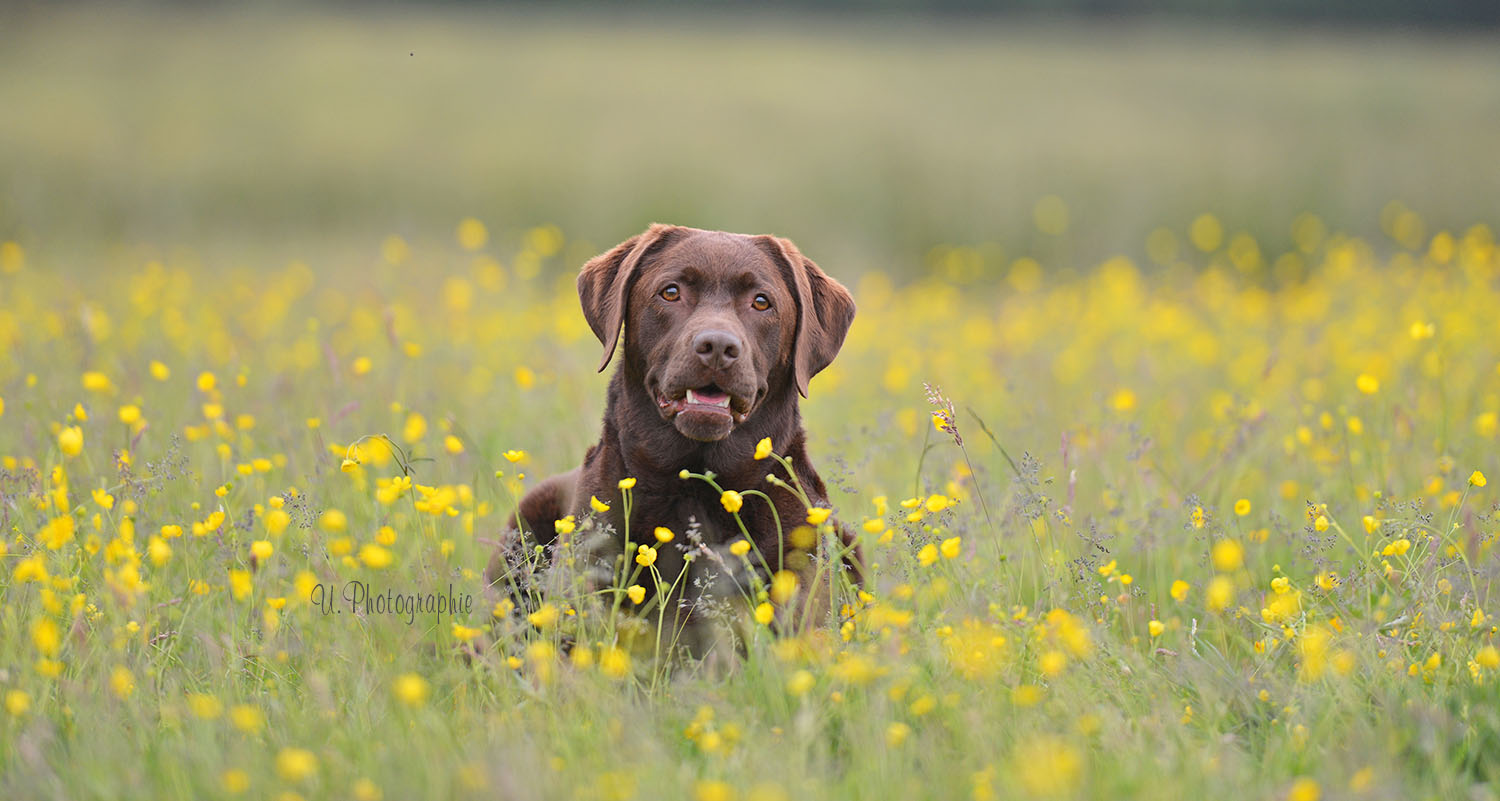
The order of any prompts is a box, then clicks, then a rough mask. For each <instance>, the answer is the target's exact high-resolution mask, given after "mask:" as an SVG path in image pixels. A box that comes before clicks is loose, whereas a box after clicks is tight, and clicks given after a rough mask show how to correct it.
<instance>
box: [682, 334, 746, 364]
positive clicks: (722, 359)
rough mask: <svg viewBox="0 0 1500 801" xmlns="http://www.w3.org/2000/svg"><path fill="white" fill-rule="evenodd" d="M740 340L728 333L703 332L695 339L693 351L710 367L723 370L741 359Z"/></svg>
mask: <svg viewBox="0 0 1500 801" xmlns="http://www.w3.org/2000/svg"><path fill="white" fill-rule="evenodd" d="M740 347H741V346H740V339H739V337H737V336H735V335H734V334H731V333H729V332H728V331H714V330H709V331H703V332H700V333H699V334H698V336H695V337H693V350H694V351H696V352H697V354H698V358H699V359H700V360H702V361H703V363H704V364H705V365H707V366H708V367H712V368H713V369H715V370H722V369H724V368H725V367H728V366H729V365H731V364H734V360H735V359H738V358H739V357H740Z"/></svg>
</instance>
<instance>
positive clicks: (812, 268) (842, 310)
mask: <svg viewBox="0 0 1500 801" xmlns="http://www.w3.org/2000/svg"><path fill="white" fill-rule="evenodd" d="M759 241H760V244H761V246H762V247H764V248H766V249H767V250H768V251H769V252H770V254H771V256H772V258H775V259H776V260H777V261H779V262H781V270H782V277H783V278H785V279H786V282H787V286H788V287H790V288H791V290H792V295H793V296H794V297H795V298H796V299H797V338H796V340H795V343H794V344H793V346H792V347H793V355H792V359H793V362H792V370H793V374H794V375H795V376H796V380H797V391H798V392H799V393H801V394H802V397H804V398H805V397H807V384H808V382H809V381H811V380H812V377H813V376H815V375H817V374H818V373H820V372H822V370H823V368H825V367H827V366H828V365H830V364H832V363H833V357H835V356H837V355H838V354H839V348H841V347H843V345H844V335H845V334H847V333H849V324H850V323H852V322H854V298H853V297H852V296H850V294H849V290H847V289H845V288H844V285H843V284H840V283H839V282H838V281H835V280H834V279H832V278H830V277H828V274H827V273H824V272H823V271H822V270H821V269H819V268H818V265H816V264H814V263H813V262H812V259H809V258H807V257H806V256H804V255H802V252H801V251H799V250H797V246H796V245H794V244H792V243H791V241H790V240H787V239H782V238H781V237H777V236H766V237H760V240H759Z"/></svg>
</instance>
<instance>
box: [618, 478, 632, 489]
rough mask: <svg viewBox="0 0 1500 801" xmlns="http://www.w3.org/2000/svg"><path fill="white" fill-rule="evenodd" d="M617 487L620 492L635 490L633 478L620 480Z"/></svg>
mask: <svg viewBox="0 0 1500 801" xmlns="http://www.w3.org/2000/svg"><path fill="white" fill-rule="evenodd" d="M618 486H619V487H620V489H622V490H628V489H634V488H635V478H633V477H630V478H622V479H620V482H619V485H618Z"/></svg>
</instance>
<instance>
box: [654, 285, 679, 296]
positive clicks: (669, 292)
mask: <svg viewBox="0 0 1500 801" xmlns="http://www.w3.org/2000/svg"><path fill="white" fill-rule="evenodd" d="M657 294H659V295H661V299H662V300H677V299H678V298H680V297H682V290H680V289H678V288H677V285H676V284H667V288H666V289H663V290H662V291H661V292H658V293H657Z"/></svg>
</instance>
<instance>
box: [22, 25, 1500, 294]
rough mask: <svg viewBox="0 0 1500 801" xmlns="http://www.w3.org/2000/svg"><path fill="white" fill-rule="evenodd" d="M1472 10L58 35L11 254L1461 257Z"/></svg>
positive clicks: (1482, 172)
mask: <svg viewBox="0 0 1500 801" xmlns="http://www.w3.org/2000/svg"><path fill="white" fill-rule="evenodd" d="M1449 5H1451V6H1452V8H1449V9H1447V10H1446V11H1445V10H1443V9H1441V8H1438V9H1436V10H1434V11H1430V12H1429V13H1428V14H1427V15H1426V16H1421V15H1417V12H1415V11H1412V12H1410V14H1409V16H1413V15H1414V18H1413V19H1408V20H1403V21H1402V24H1400V25H1396V24H1391V19H1390V18H1391V17H1392V16H1393V15H1396V12H1395V11H1393V10H1392V9H1390V8H1386V7H1384V6H1381V5H1379V4H1376V5H1372V6H1370V7H1367V8H1364V10H1363V11H1360V12H1359V13H1358V14H1355V15H1353V16H1352V18H1351V19H1350V20H1346V21H1345V22H1344V23H1342V24H1339V23H1338V22H1336V21H1333V20H1330V19H1329V18H1328V14H1330V13H1333V12H1334V11H1337V10H1338V9H1337V8H1334V9H1323V10H1322V11H1321V12H1319V13H1321V15H1322V16H1321V17H1320V19H1318V20H1316V21H1312V22H1309V21H1308V20H1306V19H1303V16H1304V15H1298V14H1297V13H1296V12H1297V10H1298V9H1297V7H1295V6H1291V7H1287V8H1280V12H1281V13H1282V16H1275V15H1271V16H1267V15H1266V14H1265V13H1264V12H1265V11H1266V9H1261V12H1263V13H1261V15H1260V16H1255V17H1250V18H1245V17H1234V16H1232V15H1231V16H1226V15H1227V14H1228V12H1229V11H1232V10H1233V7H1232V4H1226V5H1225V6H1224V7H1223V8H1220V9H1218V10H1217V12H1216V13H1214V14H1212V15H1209V16H1204V15H1203V14H1198V15H1182V14H1178V15H1171V14H1167V13H1166V12H1170V11H1173V10H1174V9H1173V7H1172V5H1171V4H1165V5H1163V6H1161V7H1160V8H1155V9H1153V10H1155V11H1158V12H1161V13H1158V14H1155V15H1143V14H1135V15H1128V14H1127V15H1116V16H1112V17H1103V16H1099V15H1091V16H1082V17H1067V18H1060V17H1048V16H1037V15H1035V14H1032V15H1029V16H1017V15H1015V14H983V13H976V12H974V11H973V10H972V9H969V10H967V11H965V12H964V13H963V14H949V15H926V16H923V15H913V14H911V13H894V12H893V11H892V10H890V9H887V13H885V14H878V15H859V14H855V13H853V9H851V8H845V7H840V8H838V9H837V10H836V11H828V10H823V11H821V12H820V11H819V9H818V8H816V7H814V8H801V9H797V8H793V7H778V9H777V10H776V13H774V14H773V15H770V16H767V17H759V16H757V17H751V16H745V15H735V14H732V13H730V12H729V11H728V10H726V9H719V10H718V11H717V12H715V11H713V10H712V9H711V10H709V11H707V12H705V11H704V10H703V9H701V8H693V7H679V6H677V5H675V4H648V5H646V6H644V7H631V8H629V9H600V8H590V7H587V6H584V7H577V6H567V7H565V8H564V9H563V10H560V11H554V12H553V13H543V10H542V9H539V8H537V7H533V6H526V5H522V6H503V7H500V8H490V7H482V6H476V5H466V4H459V5H447V4H434V5H424V6H419V7H401V6H384V5H376V6H372V7H368V8H365V7H362V8H360V9H358V10H355V9H352V8H348V7H341V6H311V7H304V6H300V5H286V6H283V5H270V6H252V7H250V8H248V9H239V8H235V7H217V6H215V7H211V8H207V9H198V8H193V9H187V8H181V7H176V6H168V7H154V6H144V7H136V6H127V7H124V8H119V7H96V6H92V5H84V6H77V7H65V8H64V9H63V10H61V11H49V10H46V9H45V7H32V8H30V9H27V10H17V11H16V12H15V13H12V14H9V16H8V19H7V20H6V22H5V24H4V25H0V74H3V75H4V76H5V80H4V81H0V108H4V109H5V115H4V122H3V124H0V154H3V155H0V237H6V238H12V239H16V238H20V239H34V240H38V241H42V240H45V241H51V242H56V241H58V238H59V237H66V238H67V239H68V240H69V241H71V242H74V243H87V242H99V241H108V242H118V241H128V242H151V243H154V244H155V245H158V246H161V247H169V246H181V245H190V246H195V247H204V246H209V249H210V251H212V246H213V245H215V244H224V245H225V246H226V248H230V247H240V246H242V245H243V244H244V243H254V244H255V245H256V246H257V247H272V248H273V249H284V250H286V251H288V252H292V251H295V252H297V253H298V254H299V255H307V251H308V250H310V249H316V248H318V247H320V246H324V247H326V246H327V245H328V244H329V243H330V242H335V241H343V242H347V241H350V240H349V239H348V237H351V236H357V237H363V238H364V239H365V240H366V241H378V238H379V237H381V236H384V235H386V234H389V233H397V234H401V235H402V236H404V237H406V238H407V239H408V240H412V241H415V242H420V241H423V240H427V239H434V238H441V239H442V240H443V241H445V242H446V241H448V240H449V238H450V237H451V232H452V230H453V226H454V225H455V223H456V221H457V220H458V219H460V218H461V217H464V216H469V215H472V216H475V217H478V218H479V219H481V220H483V221H484V222H486V223H487V224H489V225H490V226H491V227H492V228H493V229H495V230H496V231H497V233H500V234H501V235H502V236H503V235H510V234H515V233H516V232H519V231H521V230H524V229H525V228H527V227H530V226H533V225H537V224H543V223H551V224H556V225H559V226H561V227H562V229H563V230H565V231H567V232H568V233H569V235H570V236H573V237H579V238H583V239H585V240H587V241H588V242H590V243H592V244H593V245H595V246H607V245H609V244H612V243H613V242H616V241H618V240H619V239H621V238H623V237H625V236H627V235H629V234H631V233H633V232H635V231H637V230H639V229H640V228H641V227H642V226H643V225H644V224H645V223H646V222H649V221H653V220H657V221H670V222H679V223H685V224H690V225H696V226H701V227H712V228H727V229H732V230H742V231H774V232H778V233H782V234H784V235H788V236H791V237H793V238H795V239H796V240H797V241H798V242H799V243H801V244H802V245H803V247H804V249H805V250H807V252H809V253H811V254H813V256H814V257H815V258H818V259H821V260H823V261H826V262H828V266H829V267H831V268H832V269H834V270H836V271H838V272H841V273H844V274H850V273H858V272H860V271H862V270H864V269H867V268H871V267H878V268H881V269H884V270H887V271H891V272H895V273H898V274H912V273H915V272H918V271H920V270H921V269H922V268H923V265H924V260H926V259H927V257H928V255H929V253H930V251H931V248H932V247H933V246H935V245H938V244H969V245H981V244H988V245H989V248H988V249H987V251H986V252H987V253H989V254H990V256H991V257H992V258H991V259H990V262H991V264H990V266H991V267H992V268H995V269H998V268H999V267H1000V266H1003V265H1004V264H1007V263H1008V262H1009V260H1010V259H1011V258H1014V257H1015V256H1018V255H1026V254H1034V255H1039V256H1044V257H1047V258H1048V260H1049V263H1061V264H1063V265H1064V266H1066V265H1067V264H1070V263H1075V262H1076V263H1080V264H1082V263H1085V262H1090V261H1092V260H1096V259H1098V258H1103V257H1106V256H1109V255H1114V254H1116V253H1119V254H1124V255H1129V256H1132V257H1138V258H1139V257H1143V256H1144V255H1145V239H1146V236H1147V235H1148V233H1149V232H1150V231H1151V230H1153V229H1154V228H1156V227H1158V226H1169V227H1173V228H1176V229H1178V230H1183V229H1185V227H1186V226H1187V224H1188V223H1189V222H1190V220H1191V219H1192V217H1193V216H1194V215H1196V214H1198V213H1200V212H1204V211H1211V212H1214V213H1216V214H1217V215H1218V216H1219V217H1220V218H1221V219H1223V220H1224V221H1225V224H1226V226H1228V227H1229V228H1230V229H1231V232H1233V231H1235V230H1245V231H1247V232H1249V233H1250V234H1251V235H1252V236H1254V237H1255V238H1256V239H1257V241H1259V242H1260V243H1261V247H1262V248H1263V249H1264V250H1267V251H1270V252H1275V251H1279V250H1284V249H1287V248H1289V247H1290V243H1291V232H1290V228H1291V223H1292V221H1293V220H1294V219H1295V217H1296V216H1297V214H1299V213H1300V212H1303V211H1311V212H1315V213H1317V214H1319V215H1320V216H1321V217H1322V218H1323V219H1324V220H1325V221H1327V223H1328V224H1329V225H1330V227H1333V228H1336V229H1340V230H1348V231H1350V232H1352V233H1359V234H1366V235H1371V236H1377V237H1378V236H1379V235H1380V234H1382V233H1383V232H1382V230H1381V212H1382V210H1383V209H1386V207H1387V205H1388V204H1389V203H1390V202H1391V201H1400V202H1402V203H1404V204H1406V206H1407V207H1409V208H1411V209H1414V210H1416V211H1417V212H1419V213H1420V214H1421V215H1423V217H1424V219H1425V220H1426V221H1428V222H1429V223H1430V224H1431V225H1432V226H1434V227H1448V228H1455V229H1457V228H1462V227H1464V226H1466V225H1468V224H1471V223H1473V222H1475V221H1478V220H1484V219H1494V218H1495V217H1496V216H1497V215H1496V213H1495V212H1496V210H1497V208H1500V180H1497V167H1496V166H1495V165H1497V164H1500V137H1497V136H1496V135H1495V131H1496V130H1497V126H1500V81H1497V80H1496V79H1495V76H1496V75H1497V74H1500V48H1497V47H1496V46H1495V43H1496V39H1495V37H1494V36H1493V35H1492V33H1491V32H1492V30H1493V29H1492V28H1486V27H1485V25H1487V24H1493V22H1494V19H1493V18H1494V17H1495V13H1494V11H1493V10H1489V11H1486V9H1485V8H1484V7H1483V5H1482V4H1479V5H1474V6H1465V5H1464V4H1461V3H1453V4H1449ZM1068 8H1069V10H1073V11H1078V10H1080V8H1082V7H1081V6H1080V7H1076V8H1075V7H1068ZM1351 8H1354V9H1358V8H1362V6H1354V7H1351ZM1465 9H1468V10H1467V11H1466V10H1465ZM1033 10H1034V9H1033ZM1176 10H1178V11H1181V10H1182V9H1176ZM1272 10H1276V9H1275V8H1273V9H1272ZM1346 10H1347V9H1346ZM906 11H910V9H906ZM1304 11H1308V13H1312V12H1311V11H1309V10H1307V9H1304ZM1438 12H1441V13H1438ZM1465 14H1467V15H1468V18H1467V19H1468V22H1469V23H1470V24H1469V25H1467V26H1464V25H1459V24H1454V22H1455V20H1463V19H1465ZM1288 15H1290V16H1288ZM1382 23H1383V24H1382ZM1412 23H1425V24H1412ZM1437 23H1446V24H1443V25H1438V24H1437ZM1049 196H1056V197H1057V198H1060V199H1061V200H1062V201H1063V205H1062V208H1063V209H1064V211H1065V213H1064V214H1063V216H1062V217H1061V218H1060V219H1049V220H1047V221H1044V223H1043V225H1042V228H1043V229H1046V230H1047V231H1048V233H1043V232H1042V231H1040V230H1039V229H1038V226H1037V225H1036V222H1037V221H1036V219H1035V217H1036V216H1037V215H1036V212H1037V203H1038V201H1039V200H1041V199H1043V198H1047V197H1049ZM1049 207H1050V206H1048V205H1047V204H1044V210H1045V208H1049ZM1053 216H1054V217H1056V215H1053ZM1387 216H1388V217H1389V215H1387ZM1387 222H1389V220H1387ZM1064 228H1065V229H1066V231H1065V233H1066V236H1056V235H1054V234H1057V233H1060V232H1063V231H1062V229H1064ZM236 252H242V251H236ZM563 266H564V267H565V268H566V269H572V268H573V267H575V266H576V265H575V264H567V265H563Z"/></svg>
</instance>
